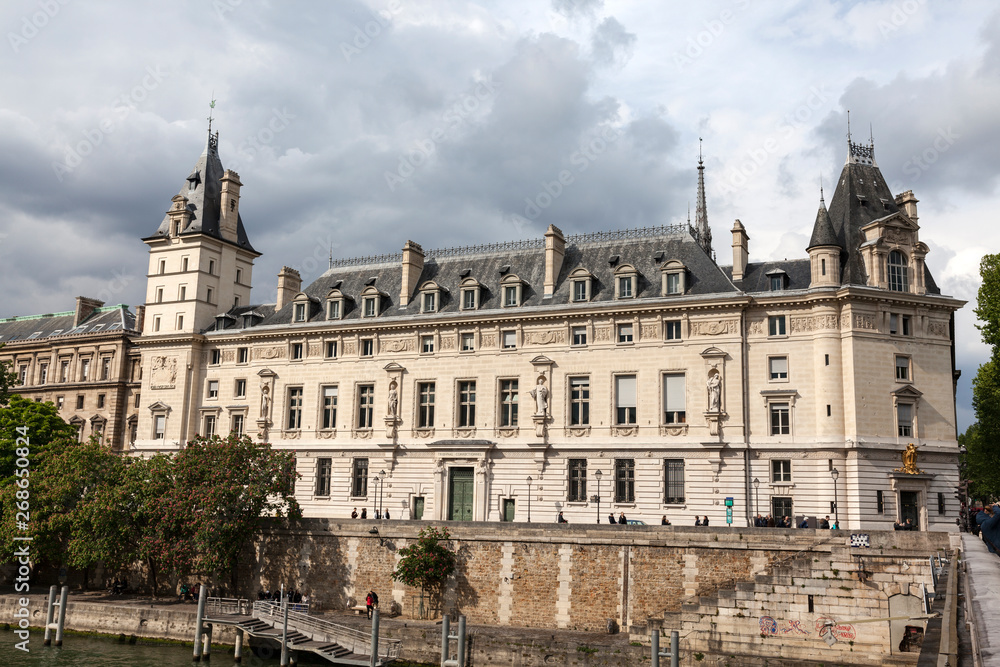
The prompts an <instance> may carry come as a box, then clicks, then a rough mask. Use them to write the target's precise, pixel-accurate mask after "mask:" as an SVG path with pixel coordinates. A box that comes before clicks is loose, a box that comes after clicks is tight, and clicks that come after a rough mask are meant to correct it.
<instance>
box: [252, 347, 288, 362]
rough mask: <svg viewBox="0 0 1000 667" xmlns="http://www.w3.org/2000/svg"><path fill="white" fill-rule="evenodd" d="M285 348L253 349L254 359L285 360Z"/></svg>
mask: <svg viewBox="0 0 1000 667" xmlns="http://www.w3.org/2000/svg"><path fill="white" fill-rule="evenodd" d="M285 352H286V350H285V348H284V347H282V346H278V345H275V346H272V347H255V348H254V349H253V358H254V359H284V358H285Z"/></svg>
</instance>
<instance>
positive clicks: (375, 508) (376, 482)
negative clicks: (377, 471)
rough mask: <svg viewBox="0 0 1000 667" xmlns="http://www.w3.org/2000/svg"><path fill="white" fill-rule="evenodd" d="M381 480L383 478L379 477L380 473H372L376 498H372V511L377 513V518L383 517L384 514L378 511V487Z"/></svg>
mask: <svg viewBox="0 0 1000 667" xmlns="http://www.w3.org/2000/svg"><path fill="white" fill-rule="evenodd" d="M381 482H382V480H380V479H379V478H378V475H372V486H374V487H375V498H374V499H373V500H372V513H374V514H375V518H376V519H381V518H382V514H381V513H380V512H379V511H378V487H379V484H380V483H381Z"/></svg>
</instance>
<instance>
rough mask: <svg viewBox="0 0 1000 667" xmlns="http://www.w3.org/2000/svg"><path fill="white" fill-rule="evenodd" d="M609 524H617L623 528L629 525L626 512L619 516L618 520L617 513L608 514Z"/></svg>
mask: <svg viewBox="0 0 1000 667" xmlns="http://www.w3.org/2000/svg"><path fill="white" fill-rule="evenodd" d="M608 523H617V524H619V525H621V526H625V525H627V524H628V518H627V517H626V516H625V512H621V513H620V514H619V515H618V519H617V520H615V513H614V512H609V513H608Z"/></svg>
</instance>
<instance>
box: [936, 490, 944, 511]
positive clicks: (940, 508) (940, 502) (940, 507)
mask: <svg viewBox="0 0 1000 667" xmlns="http://www.w3.org/2000/svg"><path fill="white" fill-rule="evenodd" d="M944 511H945V505H944V494H943V493H941V492H940V491H938V514H939V515H941V516H944Z"/></svg>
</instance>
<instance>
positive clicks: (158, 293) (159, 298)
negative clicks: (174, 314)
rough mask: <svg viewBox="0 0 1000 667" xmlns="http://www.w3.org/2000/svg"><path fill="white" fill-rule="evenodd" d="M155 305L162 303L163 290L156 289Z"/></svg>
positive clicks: (160, 288)
mask: <svg viewBox="0 0 1000 667" xmlns="http://www.w3.org/2000/svg"><path fill="white" fill-rule="evenodd" d="M156 303H163V288H162V287H157V288H156Z"/></svg>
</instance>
